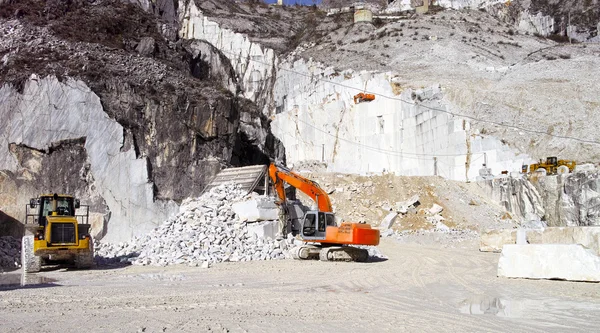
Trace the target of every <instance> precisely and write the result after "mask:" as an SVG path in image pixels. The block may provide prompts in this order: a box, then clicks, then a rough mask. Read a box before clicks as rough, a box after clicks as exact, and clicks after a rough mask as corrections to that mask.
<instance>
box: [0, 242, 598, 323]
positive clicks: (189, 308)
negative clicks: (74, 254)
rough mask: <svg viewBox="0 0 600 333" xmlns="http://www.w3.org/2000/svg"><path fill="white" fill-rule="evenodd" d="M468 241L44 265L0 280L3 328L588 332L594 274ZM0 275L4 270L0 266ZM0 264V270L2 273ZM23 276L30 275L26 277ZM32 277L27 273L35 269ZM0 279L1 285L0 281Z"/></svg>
mask: <svg viewBox="0 0 600 333" xmlns="http://www.w3.org/2000/svg"><path fill="white" fill-rule="evenodd" d="M477 246H478V242H473V241H469V242H463V243H455V244H431V245H415V244H414V243H410V244H402V243H400V242H398V241H395V240H393V239H389V238H386V239H384V240H383V242H382V244H381V245H380V247H379V248H380V249H381V251H382V252H383V253H384V254H385V255H387V256H388V257H389V259H388V260H381V261H378V262H370V263H343V262H337V263H336V262H320V261H316V260H315V261H296V260H273V261H249V262H239V263H218V264H215V265H214V266H213V267H212V268H211V269H208V270H206V269H200V268H198V267H188V266H184V265H177V266H167V267H154V266H144V267H142V266H128V267H125V268H115V269H102V270H100V269H98V270H89V271H87V270H86V271H83V270H79V271H76V270H50V271H44V272H42V273H40V274H37V275H36V277H37V278H38V279H37V283H40V284H37V285H31V286H29V288H21V287H20V286H19V285H18V283H19V281H20V278H19V276H18V275H16V276H15V278H16V284H17V285H13V286H12V287H11V286H5V287H4V289H5V290H1V291H0V316H1V318H2V330H3V331H5V332H26V331H30V330H31V328H32V327H35V328H36V330H40V331H44V332H65V331H69V330H72V329H73V327H78V328H79V329H82V330H85V331H86V332H208V331H215V330H216V331H218V332H232V333H233V332H307V331H318V332H399V331H402V332H436V333H438V332H515V333H517V332H567V331H568V332H594V331H596V330H597V328H598V325H600V319H599V318H598V315H597V314H598V313H599V312H600V289H599V288H598V284H593V283H573V282H561V281H549V280H547V281H545V280H544V281H543V280H513V279H503V278H498V277H496V272H497V263H498V257H499V255H498V254H493V253H482V252H479V251H478V249H477ZM4 275H5V276H6V275H8V274H4ZM1 278H2V275H0V279H1ZM30 280H31V278H29V280H28V281H30ZM34 282H36V281H34ZM0 288H3V287H2V286H0Z"/></svg>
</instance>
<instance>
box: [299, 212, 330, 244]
mask: <svg viewBox="0 0 600 333" xmlns="http://www.w3.org/2000/svg"><path fill="white" fill-rule="evenodd" d="M329 226H333V227H335V226H337V224H336V221H335V215H334V214H333V213H327V212H319V211H308V212H306V214H305V215H304V220H303V221H302V229H301V230H300V236H301V237H302V238H303V239H307V240H319V239H325V231H326V230H327V227H329Z"/></svg>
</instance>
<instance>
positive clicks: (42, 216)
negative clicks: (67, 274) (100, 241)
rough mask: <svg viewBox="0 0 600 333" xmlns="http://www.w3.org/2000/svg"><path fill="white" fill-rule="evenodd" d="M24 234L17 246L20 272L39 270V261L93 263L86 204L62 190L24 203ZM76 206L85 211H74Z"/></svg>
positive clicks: (88, 266)
mask: <svg viewBox="0 0 600 333" xmlns="http://www.w3.org/2000/svg"><path fill="white" fill-rule="evenodd" d="M25 209H26V214H25V230H26V231H25V236H23V242H22V247H21V265H22V266H23V272H24V273H33V272H39V271H40V269H41V267H42V265H43V264H52V263H65V262H67V263H69V264H73V265H75V267H77V268H90V267H92V265H93V264H94V248H93V247H94V243H93V241H92V237H91V236H90V234H89V231H90V224H88V222H89V221H88V220H89V206H82V205H81V204H80V202H79V199H75V198H73V197H72V196H70V195H63V194H60V195H59V194H56V193H55V194H44V195H40V196H39V197H38V198H33V199H31V200H30V202H29V204H28V205H27V206H26V208H25ZM76 210H84V211H85V214H83V215H82V214H80V215H76Z"/></svg>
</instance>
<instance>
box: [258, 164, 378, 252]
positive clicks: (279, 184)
mask: <svg viewBox="0 0 600 333" xmlns="http://www.w3.org/2000/svg"><path fill="white" fill-rule="evenodd" d="M269 176H270V177H271V180H272V181H273V186H274V188H275V191H276V192H277V196H278V197H279V200H280V204H284V203H285V201H286V196H285V188H284V184H283V182H286V183H288V184H289V185H290V186H292V187H294V188H296V189H298V190H300V191H302V192H303V193H305V194H306V195H308V196H309V197H311V198H312V199H313V200H314V201H315V202H316V203H317V207H318V209H319V211H318V212H307V213H306V215H307V216H308V215H309V213H310V214H315V215H321V213H329V214H333V209H332V206H331V200H330V199H329V196H328V195H327V192H325V191H324V190H323V189H322V188H321V187H320V186H319V184H318V183H316V182H314V181H312V180H310V179H308V178H305V177H303V176H301V175H299V174H297V173H295V172H293V171H291V170H289V169H287V168H285V167H282V166H277V165H275V164H274V163H271V165H270V166H269ZM317 213H318V214H317ZM324 216H325V215H324ZM324 231H325V233H324V235H323V236H320V237H319V236H316V237H302V238H303V240H306V241H310V242H317V243H322V244H339V245H379V238H380V237H379V236H380V235H379V230H376V229H372V228H371V226H370V225H368V224H361V223H352V222H342V223H341V224H340V226H335V225H331V224H327V226H326V228H325V230H324ZM303 236H304V235H303Z"/></svg>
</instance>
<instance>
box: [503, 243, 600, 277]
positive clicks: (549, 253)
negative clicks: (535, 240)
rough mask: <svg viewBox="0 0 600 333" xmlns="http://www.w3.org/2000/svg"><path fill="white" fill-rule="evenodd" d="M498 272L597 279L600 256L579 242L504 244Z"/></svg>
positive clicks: (528, 275) (524, 275)
mask: <svg viewBox="0 0 600 333" xmlns="http://www.w3.org/2000/svg"><path fill="white" fill-rule="evenodd" d="M498 276H501V277H508V278H526V279H559V280H569V281H588V282H598V281H600V257H598V256H597V255H595V254H594V253H592V252H591V251H589V250H586V249H584V248H583V247H582V246H581V245H559V244H535V245H531V244H529V245H505V246H504V248H503V249H502V256H501V257H500V260H499V262H498Z"/></svg>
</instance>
